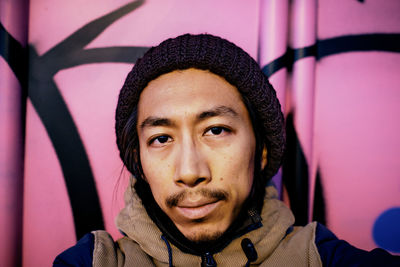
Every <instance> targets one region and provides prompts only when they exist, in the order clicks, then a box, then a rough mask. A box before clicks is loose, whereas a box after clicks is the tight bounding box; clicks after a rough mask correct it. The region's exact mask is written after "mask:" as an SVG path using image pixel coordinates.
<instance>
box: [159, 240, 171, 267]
mask: <svg viewBox="0 0 400 267" xmlns="http://www.w3.org/2000/svg"><path fill="white" fill-rule="evenodd" d="M161 239H162V240H163V241H164V242H165V244H166V245H167V250H168V263H169V266H170V267H173V265H172V248H171V245H170V244H169V242H168V240H167V238H166V237H165V236H164V235H162V236H161Z"/></svg>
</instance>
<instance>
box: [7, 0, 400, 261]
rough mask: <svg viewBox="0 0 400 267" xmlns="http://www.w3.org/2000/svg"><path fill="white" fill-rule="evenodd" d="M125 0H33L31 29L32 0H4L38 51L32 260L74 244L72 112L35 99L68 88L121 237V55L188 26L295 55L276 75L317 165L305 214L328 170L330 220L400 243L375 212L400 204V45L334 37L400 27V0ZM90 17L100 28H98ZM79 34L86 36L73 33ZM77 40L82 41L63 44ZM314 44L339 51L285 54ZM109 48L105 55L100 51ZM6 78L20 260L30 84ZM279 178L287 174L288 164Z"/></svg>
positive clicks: (366, 245)
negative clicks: (69, 160)
mask: <svg viewBox="0 0 400 267" xmlns="http://www.w3.org/2000/svg"><path fill="white" fill-rule="evenodd" d="M129 3H131V1H128V0H117V1H115V0H113V1H111V0H101V1H99V0H88V1H85V2H84V3H83V2H82V1H78V0H71V1H61V2H60V1H47V0H31V1H29V27H26V26H25V27H24V25H20V23H21V20H20V19H19V18H20V17H21V16H22V17H25V18H26V17H27V16H25V15H24V16H23V15H21V12H22V11H21V10H24V8H28V3H27V2H26V1H25V2H24V1H20V2H18V1H13V2H12V4H11V2H10V1H2V2H0V5H1V9H0V15H1V16H0V20H1V23H2V25H4V27H5V29H6V30H7V32H9V33H11V34H12V36H14V38H16V39H17V41H18V42H19V43H22V44H25V43H26V32H29V39H28V42H29V44H30V45H31V46H32V47H33V49H34V50H35V51H36V53H37V55H35V52H31V61H30V64H31V65H30V66H31V72H30V74H31V78H30V81H31V83H30V87H29V92H30V95H29V98H28V101H27V105H26V110H27V112H26V114H27V115H26V122H24V123H25V127H26V137H25V143H26V144H25V163H24V192H23V204H24V207H23V216H24V218H23V230H22V235H23V244H22V245H23V250H22V253H23V265H24V266H48V265H50V264H51V262H52V260H53V259H54V257H55V256H56V255H57V254H59V253H60V252H61V251H62V250H64V249H65V248H67V247H69V246H71V245H73V244H74V243H75V242H76V232H75V231H76V228H75V227H76V225H75V224H74V214H73V209H72V207H71V203H70V200H71V197H70V195H69V192H68V190H67V183H66V180H65V179H66V177H67V176H66V175H65V171H66V170H65V169H63V167H62V166H63V164H62V163H65V162H64V161H65V159H63V158H61V157H60V155H61V154H62V153H63V151H62V149H65V148H70V147H73V142H72V141H71V139H72V137H71V138H70V136H69V135H68V134H66V135H64V138H63V139H62V140H61V144H59V143H57V142H56V141H55V139H54V136H53V135H52V133H50V131H49V129H50V128H51V130H54V131H55V132H57V131H58V133H59V132H62V131H63V130H62V129H63V127H64V126H65V125H67V122H65V121H63V119H61V118H62V117H60V119H59V120H57V119H56V120H55V121H52V122H51V123H49V121H48V120H47V119H46V118H47V117H46V116H47V115H49V113H50V115H56V118H57V114H58V112H59V111H60V109H59V107H58V106H56V107H54V109H50V110H46V112H47V113H46V112H44V111H43V110H42V109H41V108H40V107H41V106H40V105H42V106H45V105H47V104H51V103H53V102H54V98H53V97H54V95H53V93H54V90H55V92H59V95H60V99H61V100H62V101H63V102H64V103H65V105H66V111H68V112H69V114H70V115H71V117H72V119H73V121H72V122H73V125H75V127H76V132H77V133H78V137H79V138H80V140H81V142H82V144H83V148H84V150H83V151H84V152H85V153H86V154H87V158H88V161H89V164H88V166H89V168H90V170H91V172H92V175H93V178H94V182H95V189H96V192H97V193H98V196H99V204H100V207H101V211H102V215H103V220H104V227H105V229H106V230H107V231H109V232H110V233H111V234H112V235H113V237H115V238H117V237H119V236H120V234H119V233H118V230H117V229H116V227H115V225H114V218H115V216H116V214H117V213H118V211H119V209H120V208H121V207H122V194H123V191H124V188H125V186H126V181H127V178H128V177H129V174H128V173H126V172H123V173H122V174H121V170H122V163H121V161H120V160H119V157H118V151H117V148H116V145H115V137H114V110H115V106H116V101H117V96H118V93H119V89H120V87H121V86H122V83H123V81H124V79H125V77H126V74H127V73H128V71H129V70H130V69H131V67H132V61H133V60H131V59H127V58H126V57H122V59H121V56H120V54H119V53H123V52H121V51H122V50H121V48H122V47H124V48H126V49H131V50H130V51H133V48H134V47H149V46H152V45H156V44H158V43H159V42H160V41H162V40H164V39H165V38H168V37H173V36H176V35H179V34H182V33H186V32H190V33H203V32H207V33H211V34H215V35H219V36H222V37H225V38H227V39H229V40H231V41H233V42H234V43H236V44H237V45H239V46H240V47H242V48H244V49H245V50H246V51H248V52H249V54H250V55H252V56H253V57H254V58H256V59H257V60H258V61H259V63H260V65H261V67H265V66H267V65H269V64H270V63H271V62H272V63H274V62H275V61H276V60H277V59H279V58H280V57H286V61H285V62H286V63H285V64H283V65H282V66H280V67H277V69H276V71H274V72H272V73H270V74H271V76H270V80H271V83H272V84H273V85H274V86H275V88H276V90H277V94H278V97H279V99H280V100H281V102H282V107H283V109H284V112H285V114H292V115H293V117H294V125H295V127H296V134H297V137H298V139H299V141H300V145H301V149H302V153H303V154H304V156H305V159H306V164H307V165H308V174H309V175H308V176H307V177H303V178H302V179H304V180H305V181H308V184H309V188H308V189H309V191H308V192H306V193H307V196H306V201H307V200H309V202H308V209H309V210H310V212H309V213H308V218H309V219H312V218H313V214H312V212H311V210H312V208H313V199H314V193H315V191H314V185H315V183H316V176H317V175H316V174H317V170H319V175H320V177H321V183H322V186H323V196H324V201H325V209H326V222H327V225H328V227H329V228H330V229H331V230H332V231H333V232H334V233H336V234H337V235H338V236H339V237H340V238H343V239H346V240H347V241H349V242H350V243H352V244H353V245H356V246H358V247H360V248H363V249H371V248H373V247H376V246H382V247H384V248H386V249H391V250H392V251H393V252H396V248H394V247H393V246H392V245H391V243H390V242H391V240H389V241H379V242H377V241H376V240H377V239H376V237H377V236H378V237H379V236H380V235H381V234H382V232H380V231H378V230H376V229H378V228H379V227H378V228H377V225H378V226H379V224H377V222H378V220H377V219H378V218H384V217H382V215H383V214H385V211H388V210H391V209H395V210H396V209H399V207H400V197H399V196H400V179H399V177H398V173H400V154H399V151H400V142H399V141H398V138H396V137H397V135H396V133H397V132H398V131H399V128H400V125H399V120H398V119H397V114H399V111H400V110H399V106H398V103H399V100H400V90H399V89H400V88H399V87H400V80H399V78H398V73H399V70H400V63H399V62H400V60H399V59H400V58H399V57H400V53H399V52H400V51H399V49H398V48H397V51H388V50H390V49H389V48H387V47H388V46H387V45H385V44H388V41H387V40H388V39H379V38H381V37H379V38H378V39H379V40H380V41H378V42H377V45H376V47H375V50H374V51H359V50H360V49H358V50H357V49H353V50H352V51H347V52H346V53H342V52H343V51H341V50H340V49H339V48H340V47H339V46H338V45H337V43H334V42H333V41H335V39H334V38H335V37H343V36H345V37H346V36H350V35H360V34H363V35H370V34H376V33H379V34H382V33H385V34H388V33H393V34H397V36H399V34H400V17H399V16H398V14H399V11H400V4H399V2H398V1H396V0H390V1H385V3H384V4H383V3H382V2H381V1H377V0H375V1H373V0H369V1H364V2H361V1H356V0H354V1H353V0H351V1H349V0H340V1H333V2H332V1H322V0H320V1H317V0H312V1H311V0H301V1H300V0H295V1H288V0H283V1H282V0H279V1H278V0H265V1H264V0H263V1H252V2H251V4H249V3H248V2H246V3H245V2H244V1H228V0H224V1H212V0H207V1H205V0H203V1H185V0H174V1H155V0H147V1H144V2H143V3H142V2H138V3H139V4H138V5H137V6H136V7H135V4H133V5H131V6H126V7H125V8H123V7H124V6H125V5H126V4H129ZM121 7H122V9H119V8H121ZM128 9H129V10H128ZM115 10H120V11H118V12H124V10H125V11H126V10H128V11H126V14H121V15H120V16H119V17H118V18H116V19H115V21H112V22H111V23H110V25H106V26H104V30H103V29H102V28H101V27H103V26H102V24H101V23H102V21H101V20H98V21H96V19H99V18H102V17H104V16H106V15H107V14H110V12H113V11H115ZM118 12H117V13H115V14H117V15H116V16H118V14H119V13H118ZM22 14H23V12H22ZM17 18H18V19H17ZM94 21H96V22H94ZM93 23H97V24H95V27H93V28H90V25H94V24H93ZM85 25H89V26H87V27H84V26H85ZM22 29H25V31H24V30H22ZM78 30H80V31H81V32H82V33H83V34H82V35H80V36H79V35H77V34H75V33H77V32H78V33H79V31H78ZM96 31H98V32H97V33H96ZM91 34H93V35H91ZM71 36H73V38H75V39H73V38H72V37H71ZM76 36H78V37H76ZM90 36H92V37H90ZM68 37H71V38H72V39H73V41H71V40H72V39H71V38H68ZM85 38H89V39H87V40H86V41H85ZM90 38H92V39H90ZM363 38H364V37H363ZM366 38H367V39H362V40H364V41H363V42H361V43H355V44H353V43H350V41H345V42H344V46H345V47H347V46H349V45H350V46H351V47H354V46H352V45H355V47H359V48H360V47H361V48H362V47H364V46H363V45H370V44H371V43H373V41H371V40H372V39H368V38H369V37H368V36H366ZM382 38H387V37H385V36H383V37H382ZM398 39H399V37H397V39H396V40H398ZM346 40H348V39H346ZM68 41H70V45H76V47H75V48H74V47H70V46H67V47H64V48H63V47H61V46H59V44H65V43H67V42H68ZM80 42H82V43H80ZM397 42H398V41H397ZM316 43H317V44H318V47H319V48H321V47H322V48H329V49H331V48H332V49H334V50H335V49H336V50H335V51H336V52H335V53H334V54H333V55H326V54H324V53H325V52H324V51H325V50H324V51H320V50H316V49H315V50H312V51H314V52H313V53H314V54H310V55H307V56H303V57H301V55H300V58H293V57H290V55H293V54H291V53H294V54H296V53H297V52H299V51H300V52H301V51H303V49H304V48H305V47H311V46H313V45H315V44H316ZM79 45H81V46H82V47H80V46H79ZM346 45H347V46H346ZM357 45H358V46H357ZM288 47H289V49H288ZM315 47H316V46H315ZM99 48H106V49H104V50H101V53H99V54H97V55H96V56H95V57H86V56H87V55H88V53H97V52H96V51H98V50H97V49H99ZM57 49H59V50H58V51H62V52H57ZM63 49H64V50H63ZM71 49H75V50H74V51H75V52H71V51H72V50H71ZM111 50H112V51H113V52H112V53H109V51H111ZM139 50H140V49H139ZM392 50H393V49H392ZM54 51H55V52H54ZM124 51H125V50H124ZM140 51H143V50H140ZM287 51H289V52H287ZM52 53H54V54H52ZM57 53H58V54H57ZM106 55H107V56H109V58H107V59H104V58H105V56H106ZM44 59H45V60H44ZM100 59H101V60H100ZM99 60H100V62H98V61H99ZM63 64H67V65H65V66H64V65H63ZM68 64H69V65H68ZM46 68H47V69H46ZM53 72H54V73H53ZM0 75H1V78H0V86H1V91H0V101H1V102H0V103H1V105H0V119H1V121H0V122H1V124H0V125H7V127H6V128H4V127H2V128H1V129H2V130H1V132H0V144H1V149H0V152H1V154H0V156H1V158H0V171H1V173H0V175H1V179H0V183H1V184H0V188H1V189H0V190H1V192H0V196H1V202H0V204H1V205H0V214H1V215H0V216H1V218H2V220H1V221H0V222H1V228H0V231H1V232H0V236H2V237H3V236H7V238H6V240H11V242H15V244H12V245H11V246H10V241H7V243H6V244H5V243H0V246H1V247H0V251H1V252H0V253H3V254H1V256H0V259H1V262H0V265H1V266H14V265H15V264H14V262H16V261H18V260H19V256H13V255H15V253H18V251H19V249H18V246H21V240H20V239H19V237H18V235H21V230H18V229H19V228H18V221H19V222H20V223H22V222H21V218H20V217H21V216H20V215H18V209H19V210H20V209H21V205H20V204H19V202H22V194H21V190H22V186H21V179H22V178H21V177H22V167H23V166H22V165H21V164H22V161H21V160H20V159H21V158H22V149H21V146H22V144H23V142H22V140H23V137H22V131H21V120H20V117H19V110H20V106H19V105H20V103H21V102H19V100H18V101H17V100H16V99H19V95H20V94H21V93H20V92H21V90H20V83H19V81H18V77H16V76H15V75H14V74H13V72H12V70H11V68H10V67H9V62H7V60H5V58H3V57H1V59H0ZM46 79H49V80H48V81H47V80H46ZM46 84H51V86H52V87H46ZM49 88H50V89H51V90H53V91H52V92H50V91H49V93H48V94H47V92H46V91H45V90H50V89H49ZM41 90H44V91H43V92H42V91H41ZM3 99H7V100H3ZM40 101H43V102H40ZM40 103H42V104H40ZM49 106H50V107H51V105H49ZM71 136H72V135H71ZM60 149H61V151H60ZM79 153H80V152H79V151H76V154H75V153H72V155H70V156H72V157H74V156H75V155H78V154H79ZM18 164H19V165H18ZM75 171H77V173H79V170H75ZM18 177H19V178H18ZM276 181H277V182H278V183H280V182H281V179H280V174H279V175H278V177H277V178H276ZM316 199H317V200H316V201H320V200H319V199H318V198H316ZM18 201H19V202H18ZM306 204H307V203H306ZM10 207H11V211H10ZM10 215H12V216H10ZM3 218H7V219H3ZM396 220H397V221H396ZM392 221H393V222H392V224H391V225H395V224H396V223H397V224H398V223H400V218H397V219H394V220H392ZM391 225H389V228H390V227H391ZM389 228H388V229H389ZM9 229H13V231H9ZM374 237H375V239H374ZM393 238H396V237H393ZM388 242H389V243H388ZM397 248H398V247H397ZM397 252H399V251H397ZM10 255H11V256H10Z"/></svg>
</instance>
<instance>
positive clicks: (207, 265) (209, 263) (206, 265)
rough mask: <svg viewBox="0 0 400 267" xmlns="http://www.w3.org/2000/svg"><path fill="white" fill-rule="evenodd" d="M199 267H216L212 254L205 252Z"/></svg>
mask: <svg viewBox="0 0 400 267" xmlns="http://www.w3.org/2000/svg"><path fill="white" fill-rule="evenodd" d="M201 266H202V267H216V266H217V263H216V262H215V260H214V258H213V256H212V254H211V253H210V252H206V253H205V254H204V255H203V256H202V257H201Z"/></svg>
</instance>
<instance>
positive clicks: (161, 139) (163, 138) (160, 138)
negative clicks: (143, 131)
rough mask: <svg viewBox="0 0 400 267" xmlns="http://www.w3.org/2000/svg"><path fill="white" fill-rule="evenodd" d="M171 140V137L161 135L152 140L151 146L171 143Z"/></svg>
mask: <svg viewBox="0 0 400 267" xmlns="http://www.w3.org/2000/svg"><path fill="white" fill-rule="evenodd" d="M170 140H171V137H169V136H168V135H160V136H157V137H155V138H153V139H151V140H150V142H149V143H150V144H154V145H159V144H165V143H167V142H169V141H170Z"/></svg>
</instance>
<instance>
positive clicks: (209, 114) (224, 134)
mask: <svg viewBox="0 0 400 267" xmlns="http://www.w3.org/2000/svg"><path fill="white" fill-rule="evenodd" d="M137 131H138V136H139V146H140V161H141V164H142V168H143V173H144V176H145V179H146V180H147V182H148V183H149V185H150V188H151V191H152V193H153V196H154V199H155V200H156V202H157V204H158V205H159V206H160V207H161V209H162V210H163V211H164V212H165V213H166V214H167V215H168V216H169V218H170V219H171V220H172V221H173V222H174V224H175V225H176V227H177V228H178V229H179V230H180V231H181V232H182V234H183V235H185V236H186V238H188V239H190V240H192V241H211V240H215V239H216V238H218V237H219V236H220V235H221V234H223V233H224V232H225V231H226V230H227V229H228V227H229V226H230V225H231V223H232V222H233V220H235V218H236V217H237V215H238V214H239V212H240V210H241V208H242V205H243V203H244V201H245V200H246V198H247V197H248V195H249V193H250V190H251V187H252V183H253V174H254V154H255V137H254V133H253V128H252V124H251V120H250V117H249V114H248V111H247V109H246V107H245V105H244V103H243V101H242V99H241V96H240V94H239V92H238V90H237V89H236V87H234V86H232V85H231V84H229V83H228V82H227V81H226V80H225V79H223V78H221V77H220V76H218V75H215V74H213V73H211V72H208V71H203V70H197V69H188V70H184V71H173V72H170V73H167V74H164V75H162V76H160V77H158V78H157V79H155V80H153V81H151V82H150V83H149V84H148V86H147V87H146V88H145V89H144V91H143V92H142V94H141V96H140V100H139V104H138V123H137Z"/></svg>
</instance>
